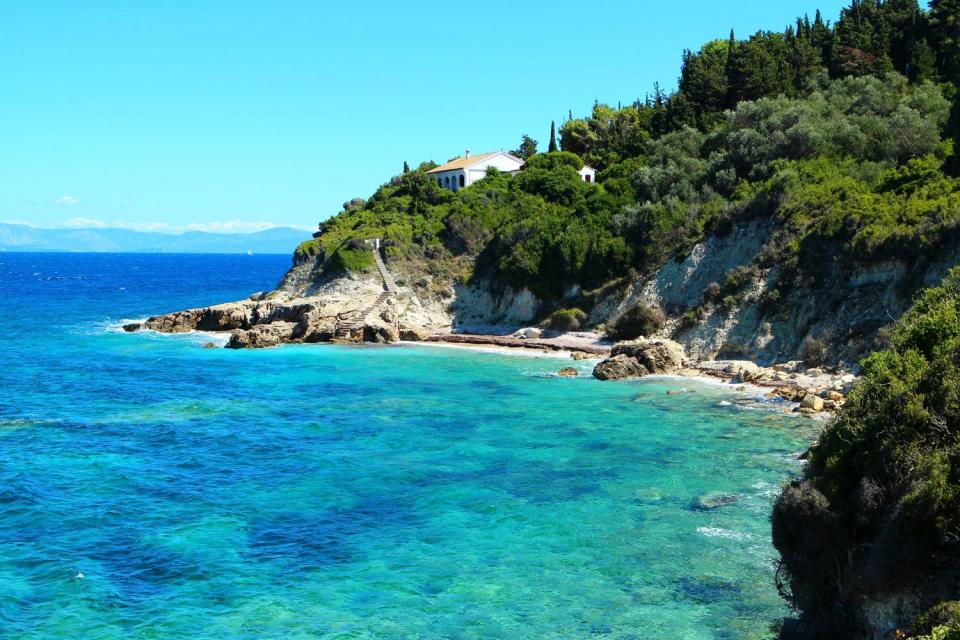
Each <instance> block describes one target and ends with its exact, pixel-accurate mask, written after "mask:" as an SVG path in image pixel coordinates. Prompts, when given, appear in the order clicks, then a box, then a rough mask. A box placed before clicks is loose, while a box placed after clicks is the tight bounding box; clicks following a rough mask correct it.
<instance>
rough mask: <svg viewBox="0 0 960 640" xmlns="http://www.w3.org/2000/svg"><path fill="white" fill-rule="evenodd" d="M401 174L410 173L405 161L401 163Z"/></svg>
mask: <svg viewBox="0 0 960 640" xmlns="http://www.w3.org/2000/svg"><path fill="white" fill-rule="evenodd" d="M403 172H404V173H410V165H408V164H407V161H406V160H404V161H403Z"/></svg>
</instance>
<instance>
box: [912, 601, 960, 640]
mask: <svg viewBox="0 0 960 640" xmlns="http://www.w3.org/2000/svg"><path fill="white" fill-rule="evenodd" d="M912 631H913V633H914V634H916V635H917V636H920V637H918V638H917V639H916V640H925V639H926V638H929V639H931V640H933V639H944V640H960V601H956V600H954V601H952V602H941V603H940V604H938V605H937V606H935V607H933V608H931V609H930V610H928V611H926V612H925V613H924V614H922V615H921V616H919V617H918V618H917V621H916V622H915V623H914V625H913V629H912ZM948 632H952V633H953V634H954V635H950V634H949V633H948ZM938 634H939V635H938Z"/></svg>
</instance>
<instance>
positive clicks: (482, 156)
mask: <svg viewBox="0 0 960 640" xmlns="http://www.w3.org/2000/svg"><path fill="white" fill-rule="evenodd" d="M495 155H497V154H496V153H479V154H477V155H475V156H470V157H469V158H466V157H464V158H456V159H455V160H451V161H450V162H448V163H446V164H442V165H440V166H439V167H437V168H436V169H431V170H430V171H427V173H440V172H441V171H453V170H454V169H465V168H467V167H469V166H470V165H473V164H476V163H477V162H480V161H481V160H486V159H487V158H489V157H491V156H495Z"/></svg>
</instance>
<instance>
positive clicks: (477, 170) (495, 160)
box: [467, 153, 523, 186]
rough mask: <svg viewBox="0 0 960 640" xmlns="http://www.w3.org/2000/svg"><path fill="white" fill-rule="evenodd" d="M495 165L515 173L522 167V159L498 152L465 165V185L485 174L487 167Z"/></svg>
mask: <svg viewBox="0 0 960 640" xmlns="http://www.w3.org/2000/svg"><path fill="white" fill-rule="evenodd" d="M490 167H496V168H497V169H499V170H500V171H502V172H504V173H511V174H513V173H516V172H518V171H520V169H521V168H522V167H523V160H520V159H519V158H514V157H513V156H511V155H509V154H506V153H498V154H496V155H493V156H490V157H489V158H485V159H483V160H481V161H480V162H478V163H477V164H475V165H471V166H469V167H467V185H468V186H469V185H471V184H473V183H474V182H476V181H477V180H480V179H482V178H483V177H484V176H485V175H487V169H489V168H490Z"/></svg>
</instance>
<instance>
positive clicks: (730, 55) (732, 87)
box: [727, 29, 737, 109]
mask: <svg viewBox="0 0 960 640" xmlns="http://www.w3.org/2000/svg"><path fill="white" fill-rule="evenodd" d="M736 56H737V37H736V35H734V33H733V29H730V40H729V42H728V43H727V108H728V109H732V108H734V107H735V106H737V91H736V82H735V81H736V78H737V57H736Z"/></svg>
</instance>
